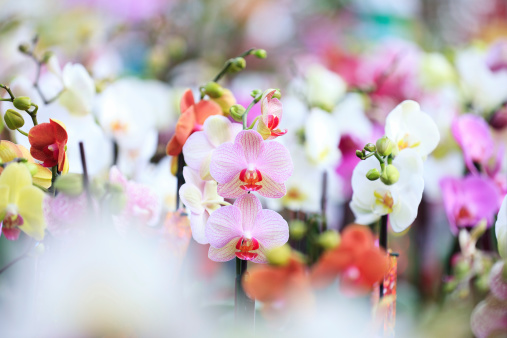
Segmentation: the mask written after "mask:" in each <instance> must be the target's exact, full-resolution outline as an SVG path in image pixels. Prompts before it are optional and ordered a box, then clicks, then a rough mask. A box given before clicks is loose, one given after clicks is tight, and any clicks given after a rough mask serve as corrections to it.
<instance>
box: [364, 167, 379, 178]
mask: <svg viewBox="0 0 507 338" xmlns="http://www.w3.org/2000/svg"><path fill="white" fill-rule="evenodd" d="M366 178H367V179H369V180H370V181H376V180H378V179H379V178H380V173H379V172H378V170H377V169H376V168H373V169H370V170H368V172H367V173H366Z"/></svg>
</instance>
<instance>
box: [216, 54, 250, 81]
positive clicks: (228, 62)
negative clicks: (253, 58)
mask: <svg viewBox="0 0 507 338" xmlns="http://www.w3.org/2000/svg"><path fill="white" fill-rule="evenodd" d="M254 50H255V48H250V49H249V50H247V51H246V52H243V53H242V54H241V55H240V56H239V57H242V58H243V57H245V56H248V55H250V53H252V52H253V51H254ZM231 64H232V62H231V60H227V61H226V62H225V64H224V67H223V68H222V70H221V71H220V72H219V73H218V74H217V75H216V76H215V78H214V79H213V82H218V80H220V79H221V78H222V77H223V76H224V75H225V74H226V73H227V70H228V69H229V67H230V66H231Z"/></svg>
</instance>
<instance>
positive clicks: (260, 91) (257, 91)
mask: <svg viewBox="0 0 507 338" xmlns="http://www.w3.org/2000/svg"><path fill="white" fill-rule="evenodd" d="M261 94H262V90H260V89H254V90H252V92H251V93H250V96H251V97H253V98H256V97H257V96H259V95H261Z"/></svg>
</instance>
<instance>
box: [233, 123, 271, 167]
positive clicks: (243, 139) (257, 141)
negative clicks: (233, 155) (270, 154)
mask: <svg viewBox="0 0 507 338" xmlns="http://www.w3.org/2000/svg"><path fill="white" fill-rule="evenodd" d="M263 141H264V139H263V138H262V136H261V134H259V133H258V132H257V131H255V130H243V131H241V132H240V133H239V134H238V135H237V136H236V140H235V141H234V144H235V145H239V146H241V148H242V149H243V153H244V157H245V160H246V162H245V163H246V164H250V163H256V162H257V158H258V157H259V155H260V154H261V153H262V152H263V150H264V143H263ZM236 161H237V159H236ZM246 167H247V166H246V165H245V166H243V168H246Z"/></svg>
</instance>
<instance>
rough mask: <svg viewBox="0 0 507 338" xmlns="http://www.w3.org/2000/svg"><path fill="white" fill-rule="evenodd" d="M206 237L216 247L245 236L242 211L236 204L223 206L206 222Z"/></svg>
mask: <svg viewBox="0 0 507 338" xmlns="http://www.w3.org/2000/svg"><path fill="white" fill-rule="evenodd" d="M205 231H206V238H207V239H208V241H209V244H210V245H211V246H212V247H214V248H222V247H223V246H225V245H226V244H227V243H228V242H229V241H231V240H232V239H233V238H236V237H241V236H243V227H242V226H241V211H240V210H239V209H238V207H236V206H234V205H229V206H226V207H221V208H220V209H218V210H217V211H215V212H214V213H212V214H211V215H210V217H209V219H208V222H207V223H206V230H205Z"/></svg>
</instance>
